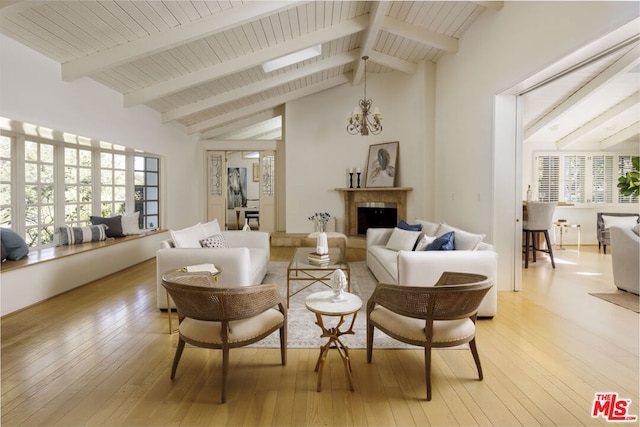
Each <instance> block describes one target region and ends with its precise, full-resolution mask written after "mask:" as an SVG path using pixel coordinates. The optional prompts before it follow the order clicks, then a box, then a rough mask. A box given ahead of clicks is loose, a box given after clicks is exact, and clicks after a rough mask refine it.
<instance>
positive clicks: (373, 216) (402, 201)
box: [336, 187, 412, 236]
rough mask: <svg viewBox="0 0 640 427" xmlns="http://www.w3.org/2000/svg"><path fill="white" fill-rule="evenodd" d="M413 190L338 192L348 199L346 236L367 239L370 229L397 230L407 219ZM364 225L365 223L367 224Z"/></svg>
mask: <svg viewBox="0 0 640 427" xmlns="http://www.w3.org/2000/svg"><path fill="white" fill-rule="evenodd" d="M411 190H412V188H411V187H377V188H375V187H374V188H336V191H339V192H340V193H342V196H343V199H344V233H345V234H346V235H348V236H363V235H365V234H367V228H380V227H395V226H396V225H397V224H398V223H399V222H400V220H401V219H404V220H406V219H407V193H408V192H409V191H411ZM363 221H364V223H363Z"/></svg>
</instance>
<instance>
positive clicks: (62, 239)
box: [56, 224, 107, 245]
mask: <svg viewBox="0 0 640 427" xmlns="http://www.w3.org/2000/svg"><path fill="white" fill-rule="evenodd" d="M56 232H57V233H58V245H73V244H75V243H84V242H95V241H98V240H106V239H107V226H106V225H104V224H99V225H88V226H86V227H60V228H58V229H57V230H56Z"/></svg>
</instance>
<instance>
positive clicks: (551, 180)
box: [536, 155, 560, 202]
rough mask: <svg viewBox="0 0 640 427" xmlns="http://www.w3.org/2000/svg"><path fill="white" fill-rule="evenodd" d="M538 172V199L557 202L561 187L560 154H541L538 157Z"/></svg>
mask: <svg viewBox="0 0 640 427" xmlns="http://www.w3.org/2000/svg"><path fill="white" fill-rule="evenodd" d="M536 162H537V172H538V200H539V201H541V202H557V201H558V196H559V189H560V156H557V155H540V156H537V157H536Z"/></svg>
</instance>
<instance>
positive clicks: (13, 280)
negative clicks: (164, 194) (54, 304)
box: [0, 230, 168, 316]
mask: <svg viewBox="0 0 640 427" xmlns="http://www.w3.org/2000/svg"><path fill="white" fill-rule="evenodd" d="M167 238H168V231H167V230H158V231H153V232H148V233H146V234H144V235H139V236H126V237H119V238H116V239H114V240H103V241H99V242H87V243H80V244H75V245H67V246H56V247H51V248H43V249H38V250H32V251H30V252H29V255H28V256H26V257H24V258H23V259H21V260H18V261H5V262H3V263H2V266H1V267H0V291H1V294H0V301H1V305H0V316H5V315H7V314H9V313H12V312H14V311H17V310H21V309H23V308H26V307H29V306H31V305H33V304H36V303H38V302H41V301H44V300H46V299H49V298H51V297H54V296H56V295H58V294H61V293H63V292H66V291H69V290H71V289H74V288H76V287H78V286H82V285H84V284H86V283H89V282H91V281H93V280H96V279H99V278H101V277H104V276H107V275H109V274H112V273H115V272H117V271H120V270H123V269H125V268H127V267H131V266H132V265H135V264H138V263H140V262H143V261H146V260H148V259H150V258H153V257H154V256H155V254H156V251H157V250H158V249H159V248H160V242H161V241H162V240H164V239H167Z"/></svg>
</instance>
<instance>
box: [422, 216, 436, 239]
mask: <svg viewBox="0 0 640 427" xmlns="http://www.w3.org/2000/svg"><path fill="white" fill-rule="evenodd" d="M416 222H417V223H418V224H420V225H421V226H422V234H426V235H427V236H432V237H434V236H438V230H439V229H440V223H439V222H430V221H425V220H423V219H416Z"/></svg>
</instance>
